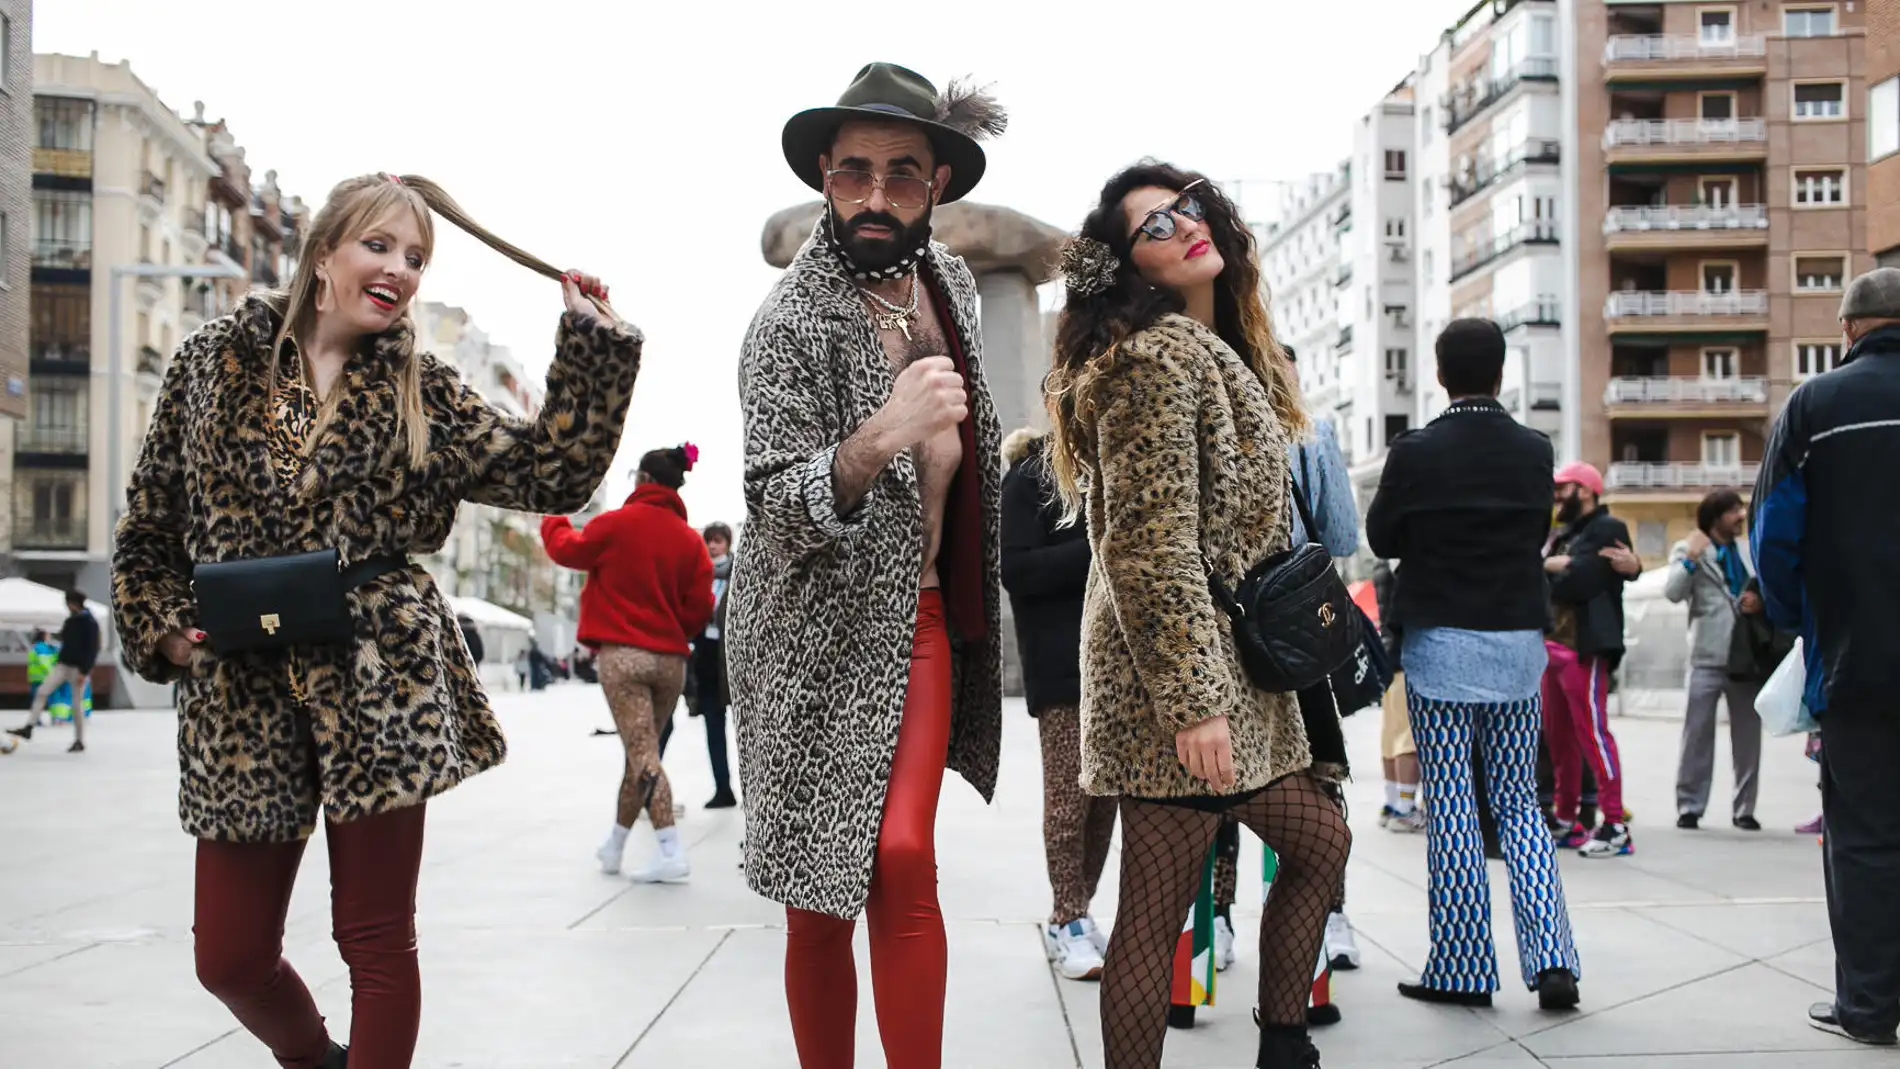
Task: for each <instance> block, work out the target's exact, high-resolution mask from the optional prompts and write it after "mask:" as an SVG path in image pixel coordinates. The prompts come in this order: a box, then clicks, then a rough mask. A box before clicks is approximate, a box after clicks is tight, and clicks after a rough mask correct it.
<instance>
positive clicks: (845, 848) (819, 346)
mask: <svg viewBox="0 0 1900 1069" xmlns="http://www.w3.org/2000/svg"><path fill="white" fill-rule="evenodd" d="M926 263H927V270H929V271H930V272H931V273H932V274H933V275H934V277H935V278H937V279H938V280H939V282H940V283H941V285H942V288H943V291H944V296H945V298H946V300H947V302H948V304H949V307H950V318H951V320H952V322H951V323H947V324H945V327H946V328H947V329H954V330H955V331H956V332H957V338H958V340H959V341H960V342H961V343H962V348H963V353H964V356H965V358H966V360H967V361H968V366H969V386H970V396H971V406H970V418H972V419H974V420H975V421H976V425H975V428H974V429H975V432H976V459H977V470H978V471H979V472H980V473H981V478H982V482H981V487H980V489H981V495H980V496H981V500H982V512H983V517H982V518H983V522H982V530H983V577H984V581H983V607H984V612H985V616H986V618H987V620H988V629H987V633H986V634H985V635H984V637H982V638H981V639H977V640H974V641H970V640H965V639H963V638H961V637H960V636H958V635H956V634H955V633H954V628H953V629H952V634H951V636H950V639H951V662H952V680H953V681H952V718H951V728H950V751H949V757H948V760H947V761H946V764H947V766H948V767H949V768H950V769H952V770H954V771H956V772H958V773H961V774H962V775H963V777H964V778H965V779H966V780H968V781H969V782H970V784H971V785H972V786H974V787H975V788H976V789H977V791H978V792H980V793H981V794H982V795H983V797H984V798H985V799H986V800H987V799H989V798H990V797H991V796H992V794H993V793H994V791H995V788H996V766H997V753H998V750H999V748H1000V747H1001V743H1002V699H1003V671H1002V663H1003V661H1002V657H1003V647H1002V634H1003V631H1002V625H1001V618H1000V617H1001V611H1002V603H1001V600H1000V598H1001V582H1002V578H1001V577H1002V572H1001V561H1000V547H1001V537H1002V512H1001V500H1002V498H1001V494H1002V472H1001V470H1000V464H999V454H1000V450H1001V444H1002V429H1001V427H1000V425H999V424H998V422H997V417H996V410H995V407H994V406H993V405H992V404H991V401H990V394H989V388H988V385H987V384H986V383H985V381H984V378H983V372H982V356H983V341H982V336H981V334H980V333H979V330H978V324H977V294H976V280H975V278H974V277H973V276H972V275H971V274H970V270H969V268H968V267H966V266H965V265H964V263H963V261H962V260H961V259H958V258H957V257H955V256H953V255H951V254H950V252H949V250H947V249H946V248H944V247H943V246H942V245H937V244H933V245H932V246H931V247H930V251H929V253H928V255H927V259H926ZM895 382H896V377H895V375H894V374H893V372H892V370H891V362H890V358H889V357H888V356H887V355H886V354H885V351H884V348H883V346H882V345H881V344H880V343H879V341H878V338H877V335H876V333H875V332H874V331H873V329H872V325H871V321H870V318H869V316H868V315H867V314H866V312H865V309H864V300H863V298H862V297H860V296H859V295H858V292H857V289H856V287H855V286H854V285H853V283H852V281H851V279H850V277H849V276H848V275H847V274H846V273H845V270H844V268H843V266H842V265H841V264H840V262H839V261H838V260H837V258H836V257H834V256H833V255H831V254H830V253H829V252H828V251H826V250H825V249H823V248H822V247H820V246H819V245H818V244H817V243H816V242H814V241H807V242H806V244H805V247H804V248H803V249H801V250H800V251H799V254H798V256H797V257H796V258H795V259H794V260H793V261H792V264H791V265H790V266H789V267H788V268H786V271H785V274H784V275H783V276H782V277H781V278H780V279H779V281H778V283H777V284H776V285H775V286H774V287H773V289H772V292H771V294H770V295H769V296H768V297H767V298H766V300H765V303H764V305H763V306H762V307H761V308H760V309H759V311H758V314H757V315H756V316H755V317H754V319H753V322H752V326H751V329H750V331H749V332H748V333H747V336H746V340H745V348H744V350H743V352H742V353H741V355H740V360H739V397H740V402H741V404H742V406H743V408H744V418H745V469H746V470H745V493H746V506H747V517H748V518H747V523H746V529H745V536H744V541H743V542H742V543H741V545H740V547H739V550H738V553H737V554H736V556H735V564H734V568H733V577H732V589H731V592H730V597H731V599H732V605H731V613H730V618H729V619H728V621H727V627H726V632H725V634H726V652H727V663H728V670H729V674H730V679H731V684H732V703H733V709H734V710H735V713H736V715H737V717H738V733H739V766H740V773H741V782H743V783H744V785H745V814H746V833H745V871H746V879H747V881H748V882H749V883H750V884H751V886H752V889H753V890H754V891H756V892H757V893H759V894H760V895H763V896H765V897H766V898H769V899H772V900H774V901H777V902H782V903H784V904H786V905H788V906H794V907H797V908H800V909H805V910H810V911H813V912H818V913H827V914H831V915H833V916H838V917H854V916H856V915H857V914H858V912H859V911H860V910H861V909H862V908H863V907H864V903H865V899H866V898H867V896H868V895H869V893H870V885H871V865H872V861H873V860H874V856H875V852H876V848H877V838H878V826H879V823H880V821H881V820H882V818H883V813H884V791H885V787H886V785H887V783H888V781H889V779H890V774H891V758H892V755H893V754H894V753H895V752H896V748H897V728H898V723H899V721H900V720H901V719H902V718H903V711H904V695H905V692H906V689H907V687H908V681H909V675H910V653H911V640H912V638H913V633H914V630H915V627H916V621H917V602H918V589H917V577H918V575H919V574H920V572H921V571H922V567H923V540H924V535H923V509H922V500H921V498H920V497H919V495H918V490H917V471H916V467H915V465H914V464H913V463H912V461H911V457H910V455H909V454H908V453H904V454H900V455H899V456H898V457H897V458H896V459H895V460H894V461H892V462H891V464H890V465H889V466H888V467H886V468H885V470H884V471H883V473H882V474H880V475H879V476H878V478H877V480H876V482H874V483H873V484H872V486H871V489H870V491H869V493H868V494H867V495H866V496H865V499H864V501H863V503H862V504H860V505H859V507H858V509H857V511H856V512H855V513H853V514H851V515H849V516H839V515H838V514H837V513H836V511H835V509H834V506H833V504H832V484H831V465H832V457H833V455H834V454H835V453H836V452H837V449H838V447H839V446H840V445H842V444H843V443H844V441H845V439H847V438H849V437H850V436H851V434H852V433H853V432H855V431H856V430H857V429H858V426H859V425H860V424H862V423H863V422H864V421H865V420H867V419H869V418H870V417H871V416H872V415H873V414H875V413H876V412H877V410H878V409H879V408H880V407H881V406H882V405H883V404H884V402H885V401H886V400H887V399H888V398H889V397H890V393H891V388H892V386H893V385H894V383H895Z"/></svg>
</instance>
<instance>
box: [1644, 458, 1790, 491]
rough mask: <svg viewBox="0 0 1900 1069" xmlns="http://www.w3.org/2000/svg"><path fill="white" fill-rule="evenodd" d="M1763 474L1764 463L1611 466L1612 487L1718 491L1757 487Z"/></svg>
mask: <svg viewBox="0 0 1900 1069" xmlns="http://www.w3.org/2000/svg"><path fill="white" fill-rule="evenodd" d="M1759 474H1761V465H1760V464H1692V463H1682V462H1673V461H1672V462H1665V463H1660V464H1645V463H1640V462H1637V463H1630V462H1624V463H1618V464H1612V465H1610V472H1609V476H1610V477H1609V488H1610V489H1612V490H1714V489H1716V488H1718V487H1725V486H1753V485H1755V477H1756V476H1757V475H1759Z"/></svg>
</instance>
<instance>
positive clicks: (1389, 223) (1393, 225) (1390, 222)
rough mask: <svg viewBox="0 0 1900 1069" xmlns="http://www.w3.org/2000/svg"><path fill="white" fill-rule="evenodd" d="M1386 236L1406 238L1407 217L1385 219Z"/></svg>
mask: <svg viewBox="0 0 1900 1069" xmlns="http://www.w3.org/2000/svg"><path fill="white" fill-rule="evenodd" d="M1385 236H1386V237H1389V238H1404V237H1405V219H1404V218H1403V217H1395V218H1392V219H1387V220H1386V221H1385Z"/></svg>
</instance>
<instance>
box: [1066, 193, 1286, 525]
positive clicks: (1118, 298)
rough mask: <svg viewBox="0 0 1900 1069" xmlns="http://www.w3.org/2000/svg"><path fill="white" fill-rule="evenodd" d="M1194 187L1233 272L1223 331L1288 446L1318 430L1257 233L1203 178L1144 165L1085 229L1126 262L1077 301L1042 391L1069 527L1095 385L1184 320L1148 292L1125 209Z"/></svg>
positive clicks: (1223, 306)
mask: <svg viewBox="0 0 1900 1069" xmlns="http://www.w3.org/2000/svg"><path fill="white" fill-rule="evenodd" d="M1191 184H1192V185H1194V195H1195V197H1196V198H1197V199H1198V200H1200V202H1201V206H1202V208H1203V209H1205V211H1206V213H1207V225H1208V232H1209V235H1210V236H1211V238H1212V239H1213V242H1214V246H1215V248H1217V249H1219V250H1220V254H1221V259H1222V260H1223V261H1225V262H1226V267H1225V268H1224V269H1223V270H1222V271H1221V273H1220V277H1219V278H1217V279H1216V280H1215V283H1214V331H1215V333H1216V334H1218V335H1220V338H1221V340H1222V341H1225V342H1226V343H1227V344H1228V345H1229V346H1231V347H1232V348H1233V350H1234V351H1235V352H1236V353H1238V354H1239V355H1240V358H1241V359H1242V360H1244V361H1246V363H1247V366H1248V367H1250V368H1252V369H1253V372H1254V374H1255V375H1256V376H1258V377H1259V379H1260V382H1261V384H1262V385H1263V386H1265V387H1266V390H1267V396H1268V399H1269V400H1270V402H1271V403H1272V405H1273V410H1274V412H1275V413H1276V414H1277V415H1278V416H1279V417H1280V423H1281V425H1282V426H1283V427H1284V428H1285V429H1286V433H1287V436H1288V437H1289V438H1292V439H1295V440H1298V439H1300V438H1303V437H1305V435H1306V432H1307V429H1308V426H1309V423H1310V421H1309V420H1308V419H1307V416H1306V410H1305V409H1304V408H1303V407H1302V406H1301V404H1300V388H1299V378H1298V374H1297V372H1295V371H1294V369H1293V361H1292V360H1290V359H1288V357H1287V354H1286V350H1285V349H1284V348H1283V347H1281V345H1280V342H1279V340H1278V339H1277V338H1275V337H1274V332H1273V316H1272V314H1271V313H1270V312H1269V311H1268V309H1267V300H1266V285H1265V283H1264V282H1262V280H1261V278H1260V260H1259V257H1258V255H1257V254H1256V252H1255V248H1254V240H1253V231H1252V229H1251V228H1249V227H1248V226H1247V224H1246V223H1245V222H1244V221H1243V219H1242V217H1241V214H1240V210H1239V208H1238V207H1236V206H1235V205H1234V203H1233V202H1232V201H1231V200H1229V199H1228V198H1227V196H1226V194H1224V193H1222V192H1221V190H1220V188H1219V187H1218V186H1216V185H1215V184H1214V183H1213V182H1210V181H1208V180H1207V178H1206V177H1205V176H1204V175H1200V174H1197V173H1195V172H1192V171H1184V170H1182V169H1180V168H1177V167H1173V166H1170V165H1168V164H1165V163H1159V162H1156V161H1153V160H1146V161H1143V162H1142V163H1139V164H1136V165H1135V166H1133V167H1130V168H1128V169H1127V170H1124V171H1122V172H1121V173H1120V174H1118V175H1116V176H1115V177H1113V178H1111V179H1109V180H1108V184H1107V185H1105V186H1103V187H1102V195H1101V198H1100V200H1099V201H1098V202H1097V204H1096V206H1095V209H1094V210H1093V211H1091V212H1090V213H1089V217H1088V219H1087V220H1085V221H1084V222H1083V224H1082V231H1081V235H1080V236H1081V237H1085V238H1093V239H1094V240H1096V241H1100V242H1102V243H1104V244H1106V245H1107V246H1108V248H1109V250H1110V251H1111V252H1112V253H1113V254H1114V256H1115V258H1116V260H1117V261H1119V262H1118V264H1117V266H1116V269H1115V272H1114V277H1113V280H1112V281H1111V282H1110V284H1109V285H1108V287H1107V288H1106V289H1103V290H1102V291H1100V292H1098V293H1094V294H1090V295H1086V296H1084V295H1080V294H1077V293H1076V292H1075V291H1074V290H1070V291H1068V294H1067V298H1066V300H1065V301H1064V303H1063V306H1062V315H1061V317H1060V318H1059V319H1058V320H1057V323H1056V344H1055V356H1054V366H1053V367H1052V368H1051V369H1050V371H1049V377H1048V379H1047V380H1046V382H1045V383H1044V387H1043V389H1044V403H1045V404H1046V406H1047V407H1048V410H1049V424H1050V430H1049V448H1048V450H1047V454H1048V460H1049V469H1050V472H1051V474H1053V475H1054V477H1055V479H1054V481H1055V484H1056V485H1055V491H1056V496H1057V499H1058V500H1059V501H1060V502H1061V504H1062V507H1063V520H1064V522H1065V523H1073V522H1074V521H1075V519H1076V517H1077V516H1079V515H1080V514H1081V511H1082V489H1081V482H1080V475H1081V471H1082V456H1083V453H1084V452H1085V451H1086V452H1093V450H1094V445H1093V438H1094V427H1095V400H1094V390H1095V385H1096V383H1097V382H1098V381H1100V379H1101V377H1102V375H1103V374H1104V373H1105V372H1106V371H1108V369H1109V368H1111V367H1113V366H1114V362H1115V358H1116V356H1117V350H1119V349H1120V348H1121V345H1122V343H1123V342H1125V341H1127V340H1128V338H1129V337H1130V336H1132V335H1134V334H1137V333H1139V332H1141V331H1143V330H1146V329H1147V328H1148V327H1150V326H1153V325H1154V323H1155V321H1156V320H1158V319H1160V318H1161V317H1162V316H1164V315H1167V314H1168V313H1170V312H1180V311H1182V303H1181V298H1180V297H1179V296H1177V295H1176V294H1174V293H1171V292H1169V291H1167V290H1163V289H1160V288H1158V287H1155V286H1152V285H1149V284H1148V282H1147V281H1146V280H1144V279H1143V278H1142V277H1141V275H1140V274H1139V273H1138V272H1136V270H1135V266H1134V254H1133V242H1131V241H1130V240H1129V237H1128V232H1127V228H1126V223H1125V221H1124V218H1123V215H1122V200H1123V198H1125V197H1127V196H1128V194H1129V193H1131V192H1133V191H1135V190H1137V189H1141V188H1143V187H1146V186H1156V187H1159V188H1162V189H1174V190H1181V189H1186V188H1187V187H1188V186H1189V185H1191Z"/></svg>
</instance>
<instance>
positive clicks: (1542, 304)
mask: <svg viewBox="0 0 1900 1069" xmlns="http://www.w3.org/2000/svg"><path fill="white" fill-rule="evenodd" d="M1497 324H1498V329H1499V330H1501V331H1503V332H1505V333H1506V334H1509V333H1510V332H1511V331H1514V330H1516V329H1517V328H1519V327H1559V326H1562V325H1563V304H1562V303H1561V302H1559V301H1558V300H1557V299H1556V298H1555V297H1547V298H1544V299H1542V300H1536V301H1532V302H1530V303H1529V304H1523V305H1519V306H1518V307H1516V308H1513V309H1511V310H1510V311H1509V312H1506V313H1504V314H1503V315H1502V316H1499V317H1498V320H1497Z"/></svg>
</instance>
